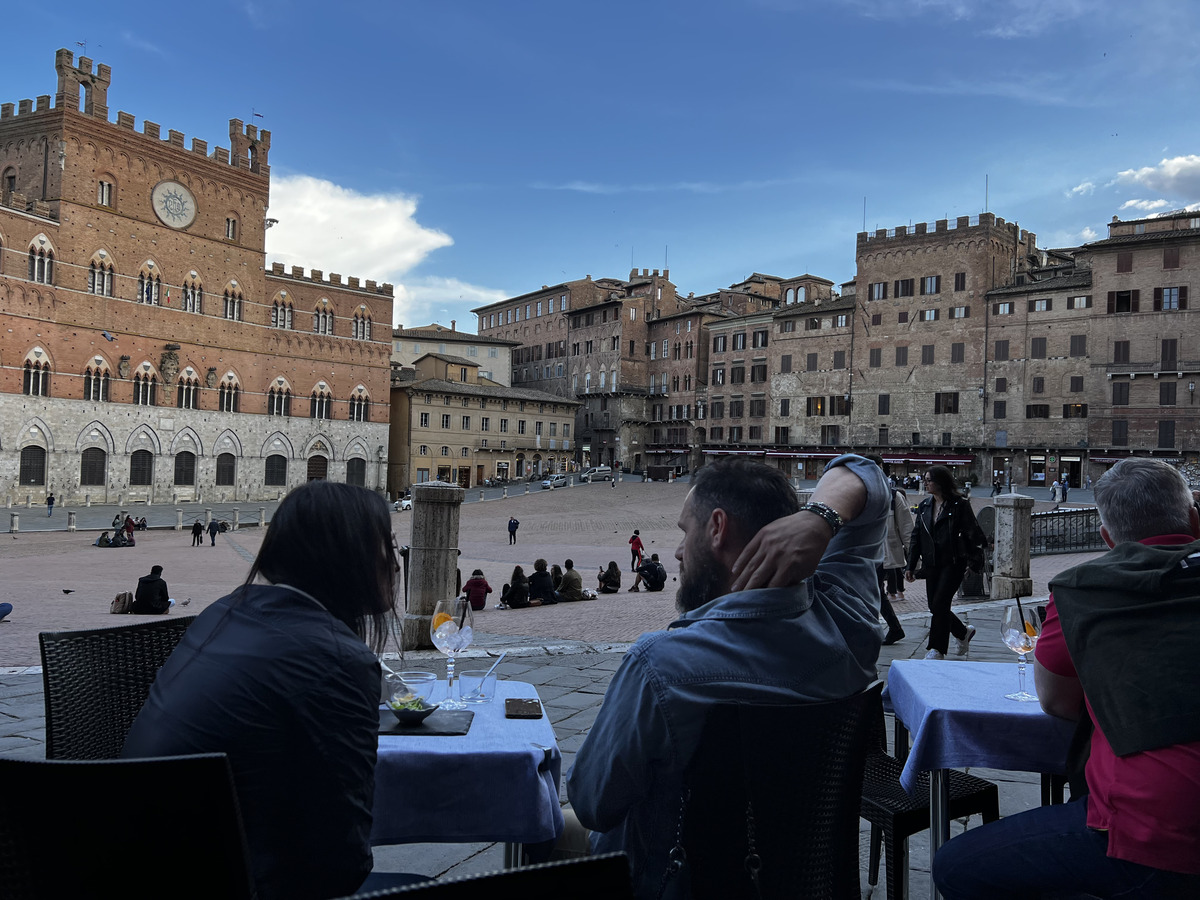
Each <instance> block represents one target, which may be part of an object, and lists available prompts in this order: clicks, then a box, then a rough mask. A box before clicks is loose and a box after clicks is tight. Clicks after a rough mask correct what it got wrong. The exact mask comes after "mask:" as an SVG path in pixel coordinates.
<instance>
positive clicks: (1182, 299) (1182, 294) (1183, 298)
mask: <svg viewBox="0 0 1200 900" xmlns="http://www.w3.org/2000/svg"><path fill="white" fill-rule="evenodd" d="M1179 308H1180V309H1187V286H1186V285H1184V286H1183V287H1181V288H1180V289H1179Z"/></svg>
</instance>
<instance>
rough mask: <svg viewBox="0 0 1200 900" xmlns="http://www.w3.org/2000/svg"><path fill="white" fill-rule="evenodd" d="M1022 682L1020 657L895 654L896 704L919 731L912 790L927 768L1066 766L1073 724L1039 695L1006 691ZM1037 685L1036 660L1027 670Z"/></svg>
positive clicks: (910, 771)
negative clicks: (1014, 696) (1049, 710)
mask: <svg viewBox="0 0 1200 900" xmlns="http://www.w3.org/2000/svg"><path fill="white" fill-rule="evenodd" d="M1016 689H1017V664H1016V661H1015V657H1014V661H1013V662H1011V663H980V662H958V661H950V660H932V659H930V660H916V659H909V660H897V661H896V662H894V663H892V665H891V672H890V674H889V675H888V683H887V694H888V697H889V698H890V700H891V704H892V708H893V709H894V710H895V712H896V715H897V716H898V717H899V718H900V721H901V722H903V723H904V724H905V725H906V726H907V727H908V730H909V731H910V732H912V735H913V743H912V750H911V752H910V753H909V756H908V760H907V761H906V762H905V764H904V771H903V772H901V774H900V783H901V784H902V785H903V786H904V789H905V790H907V791H910V792H911V791H912V790H913V788H914V787H915V786H916V781H917V777H918V775H919V774H920V773H921V772H929V771H932V770H934V769H951V768H958V767H961V766H983V767H986V768H990V769H1007V770H1010V771H1016V772H1045V773H1050V774H1060V773H1062V772H1063V771H1064V770H1065V764H1066V758H1067V747H1068V746H1069V744H1070V742H1071V735H1072V733H1073V732H1074V729H1075V726H1074V724H1073V723H1071V722H1068V721H1066V720H1065V719H1058V718H1055V717H1054V716H1050V715H1047V714H1046V713H1044V712H1042V708H1041V705H1040V704H1038V703H1036V702H1027V703H1020V702H1017V701H1015V700H1007V699H1005V697H1004V695H1005V694H1010V693H1012V692H1013V691H1015V690H1016ZM1025 689H1026V690H1028V691H1029V692H1030V693H1033V663H1032V662H1030V664H1029V666H1028V668H1027V669H1026V673H1025Z"/></svg>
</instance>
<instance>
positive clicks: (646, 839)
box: [559, 455, 890, 900]
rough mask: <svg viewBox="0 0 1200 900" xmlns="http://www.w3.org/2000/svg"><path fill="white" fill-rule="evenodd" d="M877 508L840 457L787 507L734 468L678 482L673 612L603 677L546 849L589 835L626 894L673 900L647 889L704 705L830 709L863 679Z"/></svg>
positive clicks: (784, 491)
mask: <svg viewBox="0 0 1200 900" xmlns="http://www.w3.org/2000/svg"><path fill="white" fill-rule="evenodd" d="M889 500H890V494H889V491H888V489H887V486H886V484H885V483H884V480H883V472H882V471H880V469H879V468H878V467H877V466H875V465H874V464H873V463H870V462H868V461H867V460H865V459H863V458H862V457H860V456H855V455H843V456H839V457H838V458H837V459H834V460H833V461H831V462H830V463H829V465H828V466H827V467H826V471H825V474H824V476H823V477H822V479H821V481H820V483H819V484H818V485H817V488H816V491H815V492H814V494H813V502H812V503H809V504H806V505H805V506H803V507H801V506H800V505H799V503H798V501H797V499H796V492H795V491H794V490H793V489H792V487H791V485H790V484H789V483H788V480H787V477H786V476H785V475H784V474H783V473H782V472H780V471H779V470H778V469H773V468H771V467H769V466H766V465H763V464H762V463H757V462H753V461H751V460H747V459H745V458H743V457H736V456H729V457H723V458H720V459H718V460H717V461H715V462H712V463H709V464H708V465H705V466H704V467H703V468H701V469H700V470H699V471H698V472H697V473H696V474H695V475H694V476H693V477H692V489H691V491H690V492H689V493H688V495H687V499H686V500H685V501H684V504H683V511H682V512H681V513H680V516H679V528H680V530H681V531H682V532H683V538H682V541H681V542H680V544H679V547H678V549H677V550H676V551H675V558H676V559H677V560H678V561H679V591H678V593H677V594H676V598H675V604H676V606H677V607H678V609H679V610H680V612H681V615H680V617H679V618H678V619H677V620H676V621H675V622H673V623H672V624H671V625H670V627H669V628H668V630H666V631H656V632H651V633H648V634H643V635H642V636H641V637H640V638H639V639H638V640H637V642H636V643H635V644H634V645H633V647H632V648H630V649H629V651H627V652H626V654H625V656H624V660H623V661H622V663H621V666H620V668H619V669H618V670H617V672H616V674H615V675H614V676H613V679H612V682H611V684H610V685H609V687H608V691H607V692H606V693H605V697H604V703H603V705H602V706H601V707H600V711H599V714H598V715H597V717H596V720H595V723H594V724H593V725H592V728H591V730H590V732H589V734H588V736H587V738H586V740H585V741H584V742H583V745H582V746H581V747H580V749H579V751H578V754H577V755H576V758H575V765H574V768H573V769H572V770H571V772H570V774H569V776H568V778H567V793H568V796H569V797H570V801H571V805H572V807H573V810H574V817H573V818H574V819H577V820H578V821H577V822H575V821H573V819H572V818H569V819H568V821H569V823H570V824H569V826H568V830H567V832H566V833H565V838H564V840H563V841H561V842H560V844H559V847H560V848H561V850H564V851H566V852H568V853H569V852H570V849H571V847H570V845H572V844H573V843H574V842H575V841H574V840H573V839H578V838H580V837H582V836H583V834H582V832H583V829H591V834H590V840H589V842H588V845H587V846H589V847H590V849H591V850H592V852H596V853H607V852H612V851H623V852H625V853H626V854H628V856H629V860H630V865H631V868H632V875H633V892H634V896H637V897H655V896H659V897H662V898H663V900H672V898H677V897H679V896H680V891H681V890H682V889H681V887H680V884H681V880H682V881H686V879H680V878H678V877H676V878H674V879H672V880H671V882H670V884H668V885H666V887H667V889H666V890H665V891H664V892H662V893H660V888H661V887H662V886H663V878H664V875H663V873H664V872H666V871H667V866H668V857H669V854H670V850H671V848H672V846H673V844H674V843H675V835H676V831H675V824H676V822H677V821H678V816H679V803H680V794H681V789H682V784H683V774H684V767H685V766H686V764H687V761H688V760H689V759H690V757H691V755H692V753H693V752H694V750H695V748H696V746H697V744H698V743H699V740H700V736H701V733H702V731H703V728H704V724H705V720H706V718H707V715H708V712H709V710H710V708H711V707H712V705H713V703H714V702H718V701H733V700H745V701H748V702H773V703H785V702H786V703H804V702H810V701H824V700H834V699H841V698H845V697H849V696H851V695H853V694H856V693H859V692H861V691H863V690H865V689H866V688H867V687H868V686H869V685H870V684H871V683H872V682H873V681H875V679H876V677H877V673H876V668H875V663H876V660H877V659H878V656H879V647H880V635H879V629H878V626H877V623H878V620H879V587H878V581H877V580H876V575H875V560H876V559H877V558H879V557H880V556H881V554H882V542H883V537H884V530H885V521H884V520H885V516H886V514H887V510H888V502H889ZM814 574H815V577H811V576H814ZM779 752H786V749H785V748H779ZM730 765H731V768H736V767H737V766H738V765H739V763H738V762H737V761H736V760H732V761H731V763H730ZM580 849H583V848H580Z"/></svg>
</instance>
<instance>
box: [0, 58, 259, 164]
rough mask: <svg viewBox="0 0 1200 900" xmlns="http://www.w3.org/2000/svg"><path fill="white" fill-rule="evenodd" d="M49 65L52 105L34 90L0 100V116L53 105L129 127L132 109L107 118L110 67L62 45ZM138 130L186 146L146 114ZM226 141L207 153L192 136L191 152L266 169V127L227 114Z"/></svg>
mask: <svg viewBox="0 0 1200 900" xmlns="http://www.w3.org/2000/svg"><path fill="white" fill-rule="evenodd" d="M54 67H55V69H56V71H57V72H58V90H57V91H56V92H55V94H54V105H53V107H51V105H50V101H51V98H50V95H49V94H42V95H41V96H39V97H38V98H37V106H36V107H35V106H34V102H33V101H32V100H21V101H19V102H18V103H17V104H16V106H15V107H14V105H13V104H12V103H3V104H0V122H5V121H7V120H9V119H16V118H19V117H20V116H24V115H30V114H36V113H42V112H48V111H49V110H51V108H53V109H55V110H72V111H74V112H80V113H83V114H84V115H85V116H90V117H92V118H96V119H100V120H103V121H104V122H108V123H109V124H113V125H115V126H116V127H117V128H120V129H122V130H124V131H129V132H135V130H136V122H135V118H134V115H133V114H132V113H128V112H124V111H123V110H122V111H118V112H117V120H116V122H115V123H113V122H109V119H108V88H109V85H110V84H111V83H112V69H111V68H110V67H108V66H106V65H100V66H98V67H93V62H92V60H90V59H88V58H87V57H86V56H81V57H79V63H78V65H76V63H75V57H74V54H73V53H71V51H70V50H67V49H65V48H63V49H60V50H59V51H58V52H57V53H55V55H54ZM142 134H143V135H144V136H146V137H147V138H151V139H153V140H156V141H164V143H167V144H170V145H171V146H172V147H178V148H179V149H180V150H186V149H187V148H186V147H185V146H184V142H185V139H184V134H183V132H181V131H176V130H174V129H168V131H167V136H166V138H165V139H164V138H163V137H162V133H161V127H160V126H159V124H158V123H157V122H152V121H150V120H149V119H144V120H143V121H142ZM229 141H230V146H229V148H226V147H215V148H214V149H213V150H212V152H211V153H210V152H209V149H208V141H202V140H200V139H199V138H192V146H191V152H192V153H195V154H198V155H199V156H202V157H204V158H205V159H208V160H212V161H213V162H216V163H219V164H221V165H227V166H232V167H233V168H235V169H245V170H246V171H248V172H251V173H253V174H256V175H263V176H268V175H269V174H270V172H271V167H270V166H269V165H268V164H267V156H268V154H269V152H270V150H271V132H269V131H262V132H261V133H260V132H259V130H258V127H257V126H255V125H246V124H245V123H244V122H242V120H241V119H230V120H229Z"/></svg>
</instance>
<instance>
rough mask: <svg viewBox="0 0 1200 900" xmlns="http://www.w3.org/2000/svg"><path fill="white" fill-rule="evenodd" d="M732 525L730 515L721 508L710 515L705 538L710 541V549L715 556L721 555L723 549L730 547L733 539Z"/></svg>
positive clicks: (705, 528)
mask: <svg viewBox="0 0 1200 900" xmlns="http://www.w3.org/2000/svg"><path fill="white" fill-rule="evenodd" d="M730 525H731V523H730V521H729V513H727V512H725V510H723V509H721V508H720V507H719V506H718V507H717V508H716V509H714V510H713V511H712V513H710V514H709V517H708V522H707V523H705V526H704V536H705V538H706V539H707V540H708V546H709V549H711V550H712V552H713V553H714V554H719V553H720V552H721V550H722V549H726V548H727V547H728V544H729V540H730V538H731V537H732V534H731V532H730Z"/></svg>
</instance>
